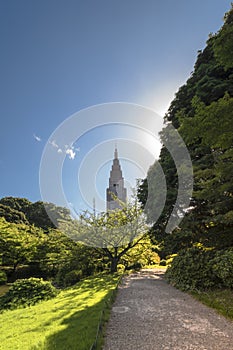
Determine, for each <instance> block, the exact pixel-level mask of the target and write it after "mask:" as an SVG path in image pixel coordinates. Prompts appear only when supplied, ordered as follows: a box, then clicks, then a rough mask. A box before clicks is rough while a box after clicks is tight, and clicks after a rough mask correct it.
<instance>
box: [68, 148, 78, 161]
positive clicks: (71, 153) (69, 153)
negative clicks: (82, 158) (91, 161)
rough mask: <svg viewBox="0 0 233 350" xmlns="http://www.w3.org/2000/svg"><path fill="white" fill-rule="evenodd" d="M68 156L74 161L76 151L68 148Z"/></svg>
mask: <svg viewBox="0 0 233 350" xmlns="http://www.w3.org/2000/svg"><path fill="white" fill-rule="evenodd" d="M66 154H67V155H68V157H69V159H74V158H75V155H76V153H75V151H74V150H73V148H67V149H66Z"/></svg>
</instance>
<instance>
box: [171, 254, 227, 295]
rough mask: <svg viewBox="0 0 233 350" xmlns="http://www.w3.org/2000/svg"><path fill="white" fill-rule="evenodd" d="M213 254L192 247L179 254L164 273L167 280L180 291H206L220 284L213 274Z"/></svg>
mask: <svg viewBox="0 0 233 350" xmlns="http://www.w3.org/2000/svg"><path fill="white" fill-rule="evenodd" d="M213 257H214V252H213V251H210V250H204V249H202V248H199V247H192V248H189V249H186V250H182V251H180V252H179V254H178V255H177V256H175V257H174V259H173V261H172V264H171V266H170V267H168V269H167V271H166V274H165V276H166V278H167V280H168V281H169V282H170V283H171V284H173V285H174V286H176V287H177V288H179V289H181V290H194V289H208V288H210V287H213V286H217V285H219V283H220V280H219V278H218V277H217V276H216V275H215V274H214V273H213V271H212V268H211V259H213Z"/></svg>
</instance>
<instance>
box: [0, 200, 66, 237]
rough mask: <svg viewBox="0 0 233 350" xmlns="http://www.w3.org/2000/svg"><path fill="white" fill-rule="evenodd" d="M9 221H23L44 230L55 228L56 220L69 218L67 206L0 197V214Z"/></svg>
mask: <svg viewBox="0 0 233 350" xmlns="http://www.w3.org/2000/svg"><path fill="white" fill-rule="evenodd" d="M1 206H3V207H2V210H1ZM1 212H2V216H4V217H5V219H6V220H7V221H9V222H15V223H18V222H19V221H21V222H22V221H23V222H25V223H30V224H31V225H35V226H37V227H40V228H42V229H44V230H48V229H49V228H56V227H57V226H58V220H61V219H63V220H64V219H67V220H68V219H69V218H70V212H69V210H68V209H67V208H62V207H58V206H56V205H55V204H53V203H44V202H41V201H38V202H35V203H32V202H30V201H29V200H28V199H26V198H15V197H4V198H2V199H0V216H1Z"/></svg>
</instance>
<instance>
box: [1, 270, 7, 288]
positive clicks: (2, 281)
mask: <svg viewBox="0 0 233 350" xmlns="http://www.w3.org/2000/svg"><path fill="white" fill-rule="evenodd" d="M6 282H7V276H6V273H5V271H2V270H0V286H1V285H3V284H6Z"/></svg>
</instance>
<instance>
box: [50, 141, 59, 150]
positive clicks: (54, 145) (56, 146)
mask: <svg viewBox="0 0 233 350" xmlns="http://www.w3.org/2000/svg"><path fill="white" fill-rule="evenodd" d="M49 143H50V145H51V146H53V147H55V148H59V146H58V144H56V141H55V140H52V141H49Z"/></svg>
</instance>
